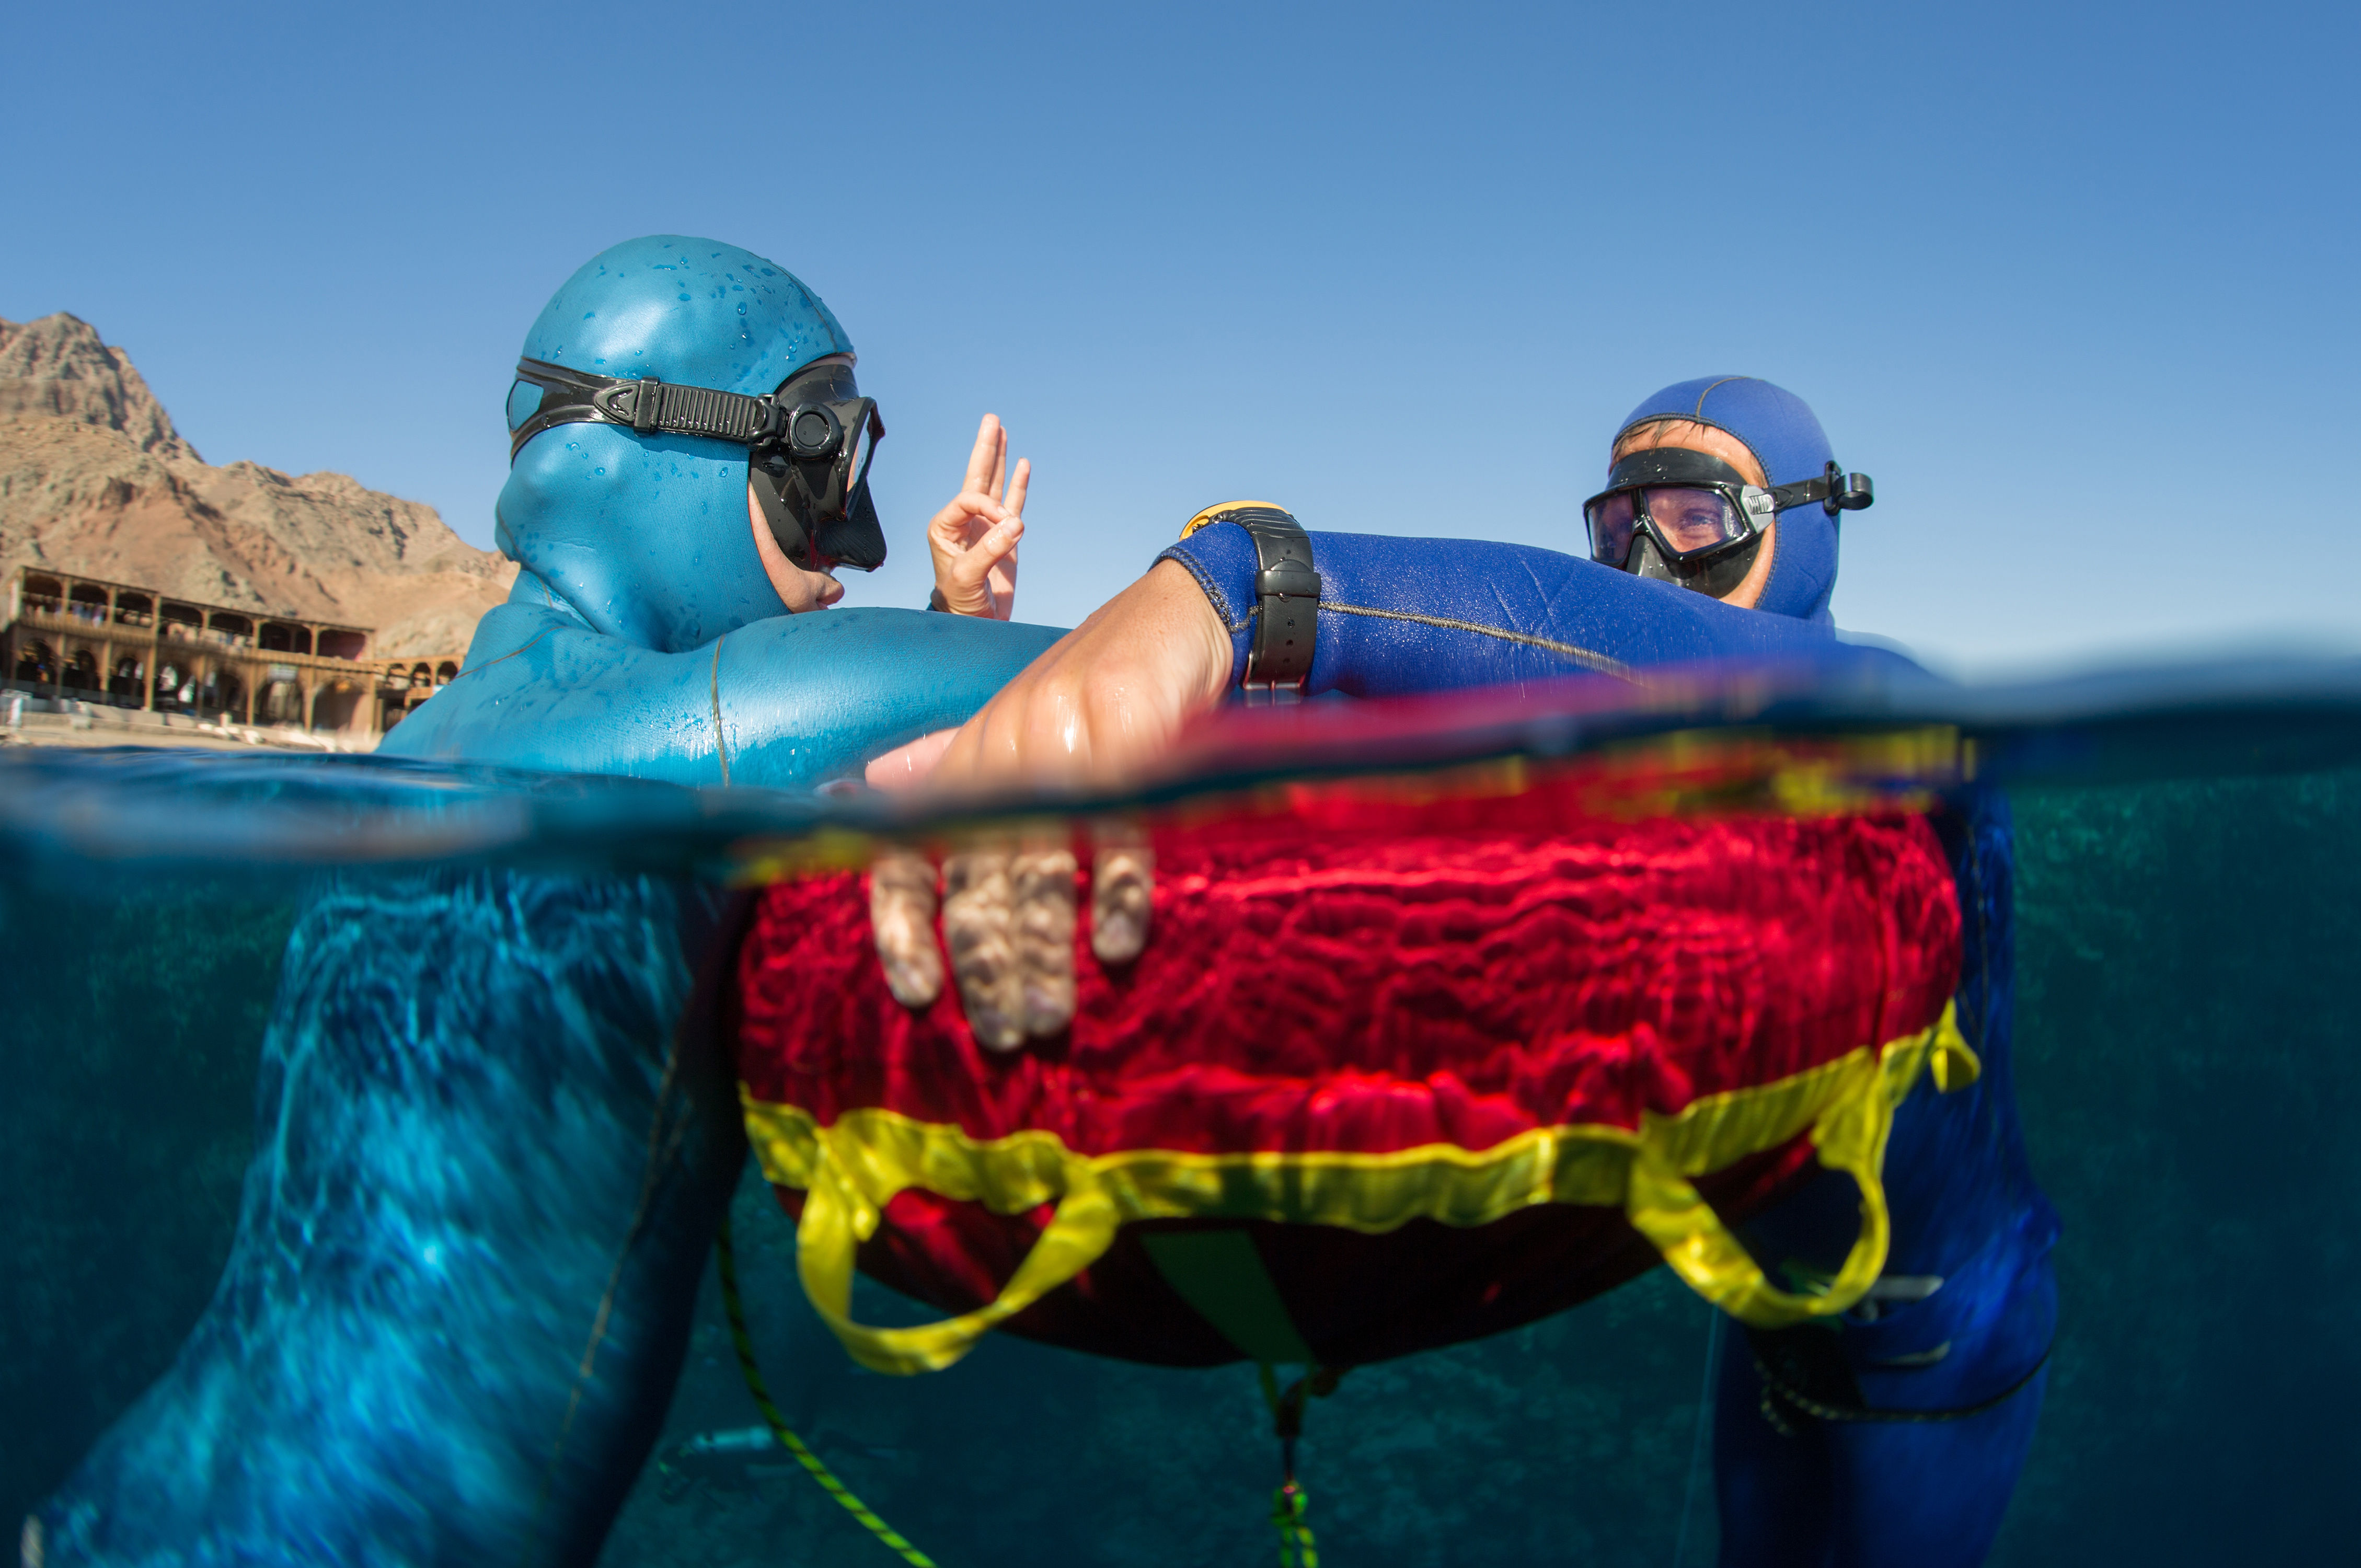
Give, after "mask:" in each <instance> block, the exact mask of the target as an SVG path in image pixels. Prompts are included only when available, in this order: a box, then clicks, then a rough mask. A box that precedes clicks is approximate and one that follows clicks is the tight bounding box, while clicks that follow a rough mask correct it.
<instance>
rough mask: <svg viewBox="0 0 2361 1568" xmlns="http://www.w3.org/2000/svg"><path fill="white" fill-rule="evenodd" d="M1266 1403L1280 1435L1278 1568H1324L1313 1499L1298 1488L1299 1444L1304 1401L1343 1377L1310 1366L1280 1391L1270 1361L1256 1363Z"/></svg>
mask: <svg viewBox="0 0 2361 1568" xmlns="http://www.w3.org/2000/svg"><path fill="white" fill-rule="evenodd" d="M1255 1371H1256V1375H1257V1377H1259V1378H1260V1379H1261V1382H1262V1397H1263V1401H1264V1403H1266V1404H1268V1406H1269V1407H1270V1415H1271V1424H1272V1426H1273V1428H1274V1429H1275V1430H1276V1431H1277V1435H1278V1437H1279V1490H1277V1491H1275V1492H1273V1493H1272V1494H1271V1495H1270V1522H1271V1524H1272V1526H1273V1527H1274V1528H1276V1529H1277V1530H1278V1531H1279V1568H1320V1551H1319V1544H1318V1542H1316V1541H1313V1540H1312V1525H1311V1523H1310V1515H1311V1510H1312V1496H1311V1494H1310V1493H1308V1492H1306V1491H1305V1490H1304V1489H1303V1488H1302V1487H1301V1486H1297V1485H1296V1484H1295V1441H1296V1439H1297V1438H1299V1437H1301V1436H1302V1435H1303V1402H1304V1401H1305V1400H1306V1399H1324V1398H1327V1397H1328V1396H1329V1395H1331V1394H1333V1393H1334V1392H1335V1391H1336V1380H1337V1379H1338V1378H1339V1377H1342V1376H1345V1371H1344V1368H1342V1367H1337V1366H1307V1367H1305V1368H1304V1369H1303V1376H1301V1377H1299V1378H1297V1379H1296V1380H1295V1381H1294V1382H1293V1383H1291V1384H1290V1385H1289V1386H1288V1387H1287V1389H1286V1391H1285V1392H1283V1393H1282V1392H1281V1391H1280V1390H1279V1374H1278V1372H1277V1370H1276V1369H1274V1368H1273V1367H1272V1366H1271V1365H1270V1363H1269V1362H1268V1361H1265V1362H1260V1363H1258V1364H1257V1365H1256V1368H1255Z"/></svg>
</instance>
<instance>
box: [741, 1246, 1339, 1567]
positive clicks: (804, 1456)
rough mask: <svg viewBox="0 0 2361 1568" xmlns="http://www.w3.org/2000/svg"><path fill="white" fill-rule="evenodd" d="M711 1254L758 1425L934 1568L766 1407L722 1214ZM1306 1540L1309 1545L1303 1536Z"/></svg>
mask: <svg viewBox="0 0 2361 1568" xmlns="http://www.w3.org/2000/svg"><path fill="white" fill-rule="evenodd" d="M713 1252H714V1261H715V1262H716V1263H718V1264H719V1266H720V1268H721V1308H722V1310H724V1311H726V1312H727V1313H729V1314H730V1342H731V1343H733V1344H735V1345H736V1346H737V1347H738V1370H739V1371H741V1372H742V1373H744V1374H745V1375H746V1391H747V1392H748V1393H750V1394H752V1395H753V1396H754V1405H755V1408H756V1409H760V1410H761V1411H762V1412H763V1421H764V1423H765V1424H766V1425H768V1426H769V1427H770V1429H771V1435H772V1436H773V1437H774V1438H777V1439H778V1440H779V1446H780V1447H781V1448H784V1449H785V1450H786V1451H787V1452H788V1453H792V1454H794V1455H795V1456H796V1464H800V1465H802V1466H803V1467H804V1468H805V1469H806V1470H807V1471H808V1472H810V1474H811V1478H812V1479H813V1480H815V1481H817V1482H818V1483H819V1484H820V1489H821V1490H822V1491H824V1492H826V1493H827V1494H828V1495H829V1497H834V1498H835V1499H836V1500H837V1501H838V1502H840V1503H841V1504H843V1505H844V1511H845V1512H847V1513H849V1514H851V1516H852V1517H853V1518H854V1519H859V1520H860V1521H861V1523H862V1528H863V1529H865V1530H868V1531H869V1533H870V1534H872V1535H873V1536H875V1537H876V1538H877V1539H878V1540H879V1541H884V1543H885V1544H886V1545H887V1546H889V1547H891V1548H892V1549H893V1550H894V1551H895V1552H897V1553H899V1554H900V1556H901V1558H902V1561H903V1562H905V1563H908V1564H910V1568H935V1560H934V1559H933V1558H931V1557H928V1555H927V1554H926V1553H925V1552H921V1551H919V1550H918V1549H917V1547H915V1546H913V1545H911V1544H910V1543H909V1542H908V1541H905V1540H903V1539H902V1537H901V1536H900V1534H899V1533H897V1532H896V1531H895V1529H894V1527H893V1526H891V1525H889V1524H887V1523H886V1522H885V1521H884V1519H879V1518H878V1517H877V1516H876V1515H875V1514H873V1513H871V1512H870V1511H869V1505H868V1504H866V1503H864V1502H862V1500H861V1499H860V1498H858V1497H854V1496H853V1495H852V1494H851V1492H850V1491H849V1490H847V1489H846V1487H845V1485H844V1483H843V1482H841V1481H840V1480H838V1479H837V1478H836V1473H835V1472H834V1471H832V1470H830V1469H829V1467H828V1466H827V1465H826V1464H823V1463H822V1462H821V1460H820V1457H819V1455H818V1454H817V1453H813V1452H812V1451H811V1450H810V1449H808V1448H807V1447H806V1446H804V1440H803V1439H801V1438H799V1437H797V1436H796V1434H795V1433H794V1432H792V1431H788V1430H787V1423H786V1420H785V1418H784V1417H782V1416H781V1415H780V1414H779V1407H778V1406H776V1405H774V1404H773V1403H772V1402H771V1392H770V1390H769V1389H768V1388H766V1387H763V1373H762V1369H761V1368H760V1367H758V1366H757V1365H755V1364H754V1340H753V1336H752V1335H751V1334H749V1333H748V1332H746V1305H745V1303H744V1302H743V1301H741V1299H739V1296H738V1258H737V1254H736V1252H735V1251H734V1250H733V1249H732V1248H731V1246H730V1216H729V1215H728V1214H727V1213H724V1214H723V1215H722V1216H721V1234H720V1235H719V1236H718V1237H716V1238H715V1241H714V1248H713ZM1306 1538H1307V1541H1308V1539H1309V1532H1308V1531H1307V1532H1306ZM1304 1568H1315V1565H1314V1564H1313V1563H1306V1564H1305V1565H1304Z"/></svg>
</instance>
